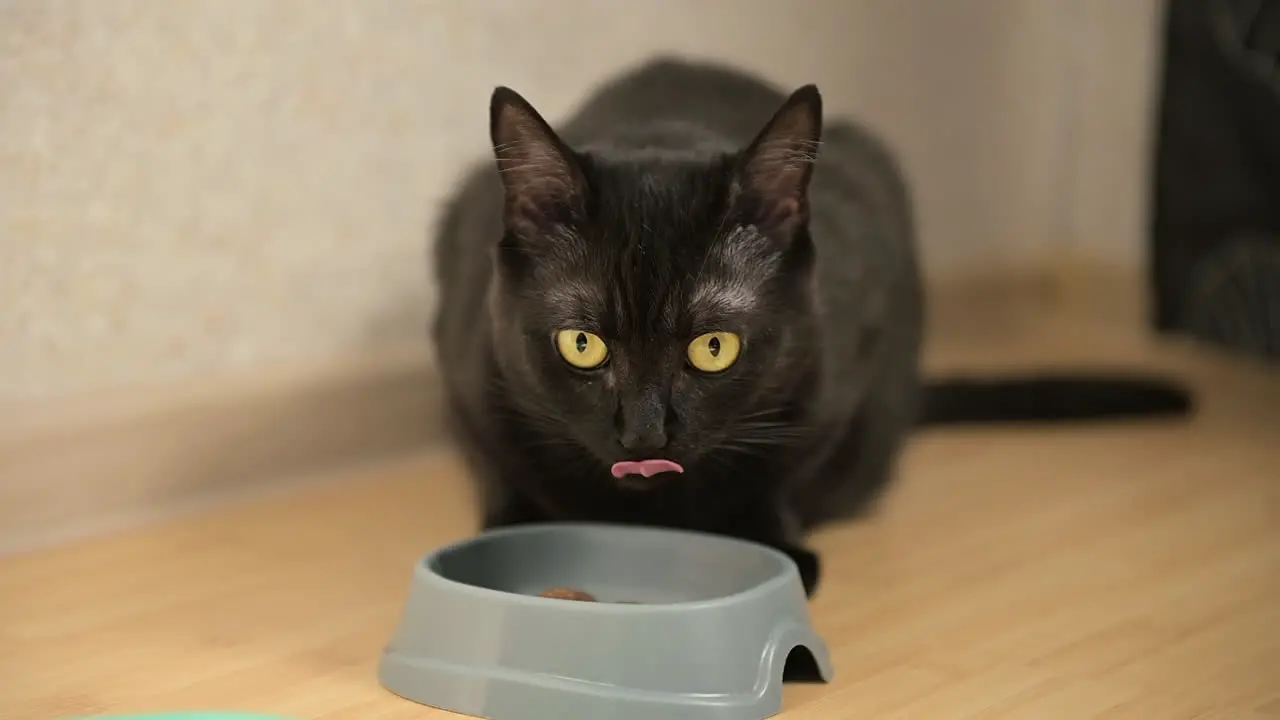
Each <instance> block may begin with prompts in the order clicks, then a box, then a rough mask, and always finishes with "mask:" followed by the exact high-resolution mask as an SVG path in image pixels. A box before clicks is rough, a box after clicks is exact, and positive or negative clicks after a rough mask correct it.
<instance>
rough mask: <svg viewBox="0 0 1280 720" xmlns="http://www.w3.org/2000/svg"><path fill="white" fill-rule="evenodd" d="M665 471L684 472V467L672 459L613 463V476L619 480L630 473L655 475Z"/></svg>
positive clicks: (647, 475)
mask: <svg viewBox="0 0 1280 720" xmlns="http://www.w3.org/2000/svg"><path fill="white" fill-rule="evenodd" d="M664 472H678V473H682V472H684V468H682V467H680V463H678V462H673V461H671V460H636V461H625V462H619V463H614V464H613V476H614V477H616V478H618V479H619V480H620V479H622V478H624V477H626V476H628V475H643V476H645V477H653V476H654V475H657V474H658V473H664Z"/></svg>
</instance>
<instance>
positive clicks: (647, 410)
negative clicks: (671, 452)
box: [618, 388, 667, 453]
mask: <svg viewBox="0 0 1280 720" xmlns="http://www.w3.org/2000/svg"><path fill="white" fill-rule="evenodd" d="M620 410H621V412H620V413H619V417H618V421H619V422H618V443H619V444H621V445H622V447H624V448H626V449H627V450H628V451H629V452H633V453H643V452H652V451H654V450H661V449H662V448H664V447H666V446H667V427H666V422H665V421H666V414H667V408H666V404H665V403H663V402H662V397H661V393H660V392H659V391H658V389H657V388H646V389H644V390H643V391H641V392H640V393H638V395H637V396H636V397H633V398H630V399H629V401H626V402H623V404H622V407H621V408H620Z"/></svg>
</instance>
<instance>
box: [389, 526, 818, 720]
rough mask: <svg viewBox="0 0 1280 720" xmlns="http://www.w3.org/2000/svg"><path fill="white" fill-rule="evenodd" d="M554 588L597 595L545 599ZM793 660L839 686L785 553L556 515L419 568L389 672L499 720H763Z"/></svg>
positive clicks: (402, 685) (398, 687)
mask: <svg viewBox="0 0 1280 720" xmlns="http://www.w3.org/2000/svg"><path fill="white" fill-rule="evenodd" d="M555 587H568V588H575V589H579V590H583V591H585V592H588V593H590V594H592V595H593V596H595V597H596V598H597V599H598V600H599V601H600V602H596V603H592V602H578V601H572V600H554V599H548V598H541V597H537V595H538V594H540V593H542V592H544V591H546V590H548V589H551V588H555ZM626 601H632V602H637V603H642V604H623V603H625V602H626ZM793 651H794V654H793ZM789 659H790V660H791V668H790V669H791V670H792V671H795V670H799V671H800V672H802V673H804V674H805V675H806V676H807V678H808V679H814V680H822V681H828V682H829V681H830V680H831V675H832V673H831V662H830V657H829V654H828V651H827V646H826V644H825V643H824V642H823V641H822V639H821V638H820V637H818V635H817V634H816V633H815V632H814V631H813V628H812V627H811V625H810V622H809V614H808V603H807V602H806V599H805V595H804V589H803V586H802V585H801V582H800V574H799V572H798V570H797V569H796V566H795V564H794V563H793V562H792V561H791V559H790V558H788V557H787V556H786V555H784V554H782V553H780V552H778V551H776V550H774V549H772V548H769V547H765V546H763V545H758V544H755V543H749V542H743V541H739V540H733V539H730V538H726V537H720V536H715V535H705V534H701V533H692V532H683V531H674V530H662V529H654V528H642V527H629V526H609V525H586V524H559V523H556V524H544V525H525V526H517V527H512V528H505V529H501V530H495V531H491V532H487V533H484V534H481V535H479V536H477V537H475V538H473V539H470V540H467V541H464V542H461V543H458V544H456V545H451V546H449V547H446V548H443V549H441V550H439V551H437V552H435V553H432V554H431V555H429V556H427V557H426V558H425V559H424V560H423V561H422V562H421V563H419V564H418V566H417V567H416V569H415V572H414V575H413V587H412V589H411V590H410V593H409V599H408V603H407V605H406V607H405V611H404V617H403V619H402V621H401V624H400V627H399V629H398V631H397V633H396V635H395V638H394V639H393V640H392V642H391V644H390V645H389V646H388V647H387V649H386V652H385V653H384V655H383V658H382V663H381V667H380V668H379V680H380V682H381V683H382V685H383V686H384V687H385V688H387V689H388V690H390V691H391V692H393V693H395V694H397V695H400V696H402V697H405V698H407V699H409V700H413V701H414V702H418V703H421V704H423V705H429V706H431V707H436V708H440V709H442V710H450V711H453V712H457V713H463V714H466V715H473V716H477V717H483V718H489V719H490V720H565V719H573V720H576V719H577V718H610V719H611V720H653V719H654V718H662V719H663V720H763V719H764V718H768V717H771V716H773V715H776V714H777V713H779V712H780V711H781V710H782V680H783V671H784V669H786V668H787V665H788V660H789Z"/></svg>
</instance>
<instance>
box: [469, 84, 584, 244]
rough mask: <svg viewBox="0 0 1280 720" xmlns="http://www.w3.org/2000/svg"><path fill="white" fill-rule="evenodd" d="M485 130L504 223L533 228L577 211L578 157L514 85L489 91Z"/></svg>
mask: <svg viewBox="0 0 1280 720" xmlns="http://www.w3.org/2000/svg"><path fill="white" fill-rule="evenodd" d="M489 135H490V138H491V139H492V141H493V154H494V159H495V160H496V161H497V164H498V174H499V176H500V177H501V178H502V186H503V188H504V190H505V192H506V221H507V225H508V227H510V228H511V229H513V230H515V231H517V232H521V231H525V232H537V231H539V230H546V229H548V228H550V227H553V226H555V225H559V224H567V223H568V222H570V221H571V220H572V219H573V217H574V216H575V215H576V214H577V213H579V212H580V211H581V208H582V202H583V193H584V181H583V175H582V171H581V169H580V168H579V165H578V161H577V158H576V157H575V155H574V153H573V151H572V150H571V149H569V147H568V146H566V145H565V144H564V143H563V142H561V140H560V138H559V137H558V136H557V135H556V133H555V131H554V130H552V129H551V126H550V125H549V124H547V121H546V120H543V119H542V116H541V115H539V114H538V111H537V110H535V109H534V108H533V106H532V105H530V104H529V102H528V101H527V100H525V99H524V98H523V97H521V96H520V94H519V93H517V92H516V91H514V90H512V89H510V88H507V87H499V88H497V89H495V90H494V91H493V95H492V97H491V98H490V100H489Z"/></svg>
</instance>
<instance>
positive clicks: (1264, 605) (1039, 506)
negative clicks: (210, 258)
mask: <svg viewBox="0 0 1280 720" xmlns="http://www.w3.org/2000/svg"><path fill="white" fill-rule="evenodd" d="M962 310H964V308H950V309H947V308H944V309H943V314H944V316H945V315H948V314H949V315H953V316H956V317H961V318H963V317H964V316H963V315H962V313H961V311H962ZM1132 320H1133V317H1132V314H1128V315H1126V314H1124V313H1118V312H1115V311H1113V310H1111V309H1108V308H1106V307H1101V306H1099V307H1092V308H1084V309H1080V308H1077V309H1075V310H1072V311H1071V312H1066V311H1063V312H1062V313H1060V314H1059V315H1058V316H1056V317H1054V318H1052V319H1049V320H1046V319H1045V318H1043V317H1035V316H1027V315H1026V314H1022V315H1021V316H1019V315H1018V314H1017V313H1008V314H1007V317H1005V316H1002V315H1001V314H1000V313H996V314H994V315H986V316H984V320H983V321H982V322H980V323H979V322H976V321H972V320H970V321H965V320H963V319H961V320H959V321H956V322H952V323H949V324H948V323H944V325H945V327H946V331H945V332H942V333H941V335H939V336H938V337H939V339H938V341H937V342H936V343H935V345H934V347H933V351H932V353H931V356H930V357H931V365H932V366H933V367H935V368H943V367H983V368H995V367H1001V366H1018V365H1041V364H1054V365H1072V364H1077V363H1081V362H1086V361H1092V362H1099V361H1115V362H1120V363H1137V364H1141V365H1144V366H1151V367H1161V368H1169V369H1173V370H1176V371H1178V372H1182V373H1184V374H1185V375H1186V376H1187V377H1189V378H1190V379H1192V380H1193V381H1194V382H1195V384H1196V385H1197V386H1198V387H1199V388H1200V390H1201V392H1202V393H1203V399H1202V402H1203V411H1202V414H1201V415H1200V417H1198V418H1197V419H1196V420H1195V421H1194V422H1191V423H1189V424H1156V425H1147V426H1139V425H1134V426H1126V427H1117V426H1111V427H1088V428H1076V429H1060V430H1045V429H1037V430H1030V429H1028V430H1017V431H1015V430H989V431H985V430H984V431H972V430H969V431H964V432H960V431H947V432H945V433H943V432H938V433H934V434H930V435H923V436H921V437H919V438H918V439H917V440H916V441H915V442H914V444H913V445H912V446H911V448H910V449H909V451H908V453H907V455H906V457H905V459H904V462H903V465H902V468H901V479H900V482H899V483H898V485H897V486H896V489H895V491H894V492H893V493H892V495H891V496H890V497H889V498H888V499H887V502H886V503H885V505H884V507H883V509H882V512H881V513H880V515H879V516H878V517H877V518H876V519H874V520H871V521H868V522H864V523H860V524H850V525H847V526H845V527H839V528H835V529H832V530H829V531H826V532H823V533H822V534H820V535H819V536H818V537H817V538H816V539H815V545H816V546H817V547H818V548H819V549H820V550H821V551H822V553H823V554H824V556H825V559H826V573H827V574H826V581H825V585H824V587H823V590H822V591H821V594H820V595H819V597H818V598H817V599H816V600H815V601H814V603H813V613H814V618H815V622H816V624H817V627H818V629H819V630H820V632H822V633H823V634H824V635H825V636H826V638H827V639H828V641H829V642H830V644H831V645H832V650H833V659H834V662H835V667H836V672H837V675H838V678H837V680H836V682H835V683H834V684H833V685H830V686H794V687H788V691H787V695H786V710H785V711H784V717H787V718H791V719H793V720H801V719H803V718H903V719H906V718H912V719H917V718H921V719H932V718H939V719H944V720H951V719H960V718H1028V719H1034V720H1050V719H1054V718H1062V719H1063V720H1080V719H1081V718H1095V717H1097V718H1114V719H1119V718H1132V719H1133V720H1177V719H1179V718H1187V719H1189V718H1200V719H1209V718H1217V719H1221V720H1248V719H1249V718H1280V444H1278V443H1277V440H1280V378H1277V373H1276V372H1275V371H1274V370H1273V371H1270V372H1268V371H1265V370H1262V369H1259V368H1255V367H1250V366H1248V364H1246V363H1239V362H1227V361H1225V360H1221V359H1215V358H1212V357H1209V356H1208V355H1206V354H1203V353H1198V352H1194V351H1190V350H1187V349H1185V348H1177V347H1175V348H1165V347H1159V346H1155V345H1153V344H1152V343H1150V342H1149V341H1146V340H1144V339H1142V338H1140V337H1139V336H1138V334H1137V333H1135V332H1133V331H1132V330H1128V329H1126V328H1127V327H1128V326H1127V325H1125V321H1132ZM466 488H467V486H466V484H465V482H464V476H463V472H462V470H461V469H460V466H459V465H458V463H457V461H456V459H455V458H454V457H453V456H452V455H450V454H448V453H442V454H439V455H435V456H428V457H423V458H418V459H414V460H412V461H407V462H405V463H403V464H399V465H397V466H390V467H386V468H382V469H377V470H369V471H367V472H362V473H357V474H356V475H355V476H354V477H352V478H351V479H349V480H348V481H346V482H340V483H336V484H328V485H325V486H323V487H316V488H312V489H308V490H305V491H299V492H297V493H296V494H294V495H291V496H287V497H280V498H278V499H275V500H272V501H260V502H258V503H256V504H253V505H251V506H243V507H238V508H228V509H222V510H219V511H215V512H209V513H207V514H204V515H201V516H198V517H194V518H188V519H186V520H183V521H180V522H173V523H171V524H169V525H166V526H163V527H155V528H152V529H147V530H141V531H137V532H134V533H132V534H128V535H121V536H116V537H112V538H109V539H105V540H101V539H100V540H96V541H88V542H83V543H80V544H77V545H74V546H70V547H65V548H60V549H55V550H49V551H43V552H41V553H39V554H35V555H29V556H25V557H18V558H10V559H7V560H3V561H0V718H5V719H12V718H22V719H26V718H31V719H33V720H50V719H53V718H66V717H74V716H77V715H91V714H107V713H123V712H140V711H160V710H179V709H204V708H220V709H239V710H252V711H257V712H264V713H274V714H279V715H283V716H289V717H295V718H317V719H318V718H335V719H336V718H345V719H350V720H374V719H376V718H387V719H394V718H405V719H410V718H414V719H421V718H435V717H446V716H447V715H446V714H445V713H439V712H436V711H431V710H427V709H425V708H422V707H420V706H417V705H414V704H412V703H409V702H407V701H405V700H401V699H398V698H396V697H394V696H392V695H391V694H389V693H388V692H386V691H384V690H382V689H381V688H380V687H379V686H378V684H377V682H376V679H375V666H376V661H377V658H378V653H379V651H380V649H381V646H382V644H383V643H384V642H385V641H386V640H387V639H388V637H389V635H390V634H391V632H392V630H393V628H394V626H395V623H396V621H397V618H398V613H399V611H400V608H401V602H402V600H403V598H404V592H405V589H406V587H407V581H408V579H409V569H410V566H411V564H412V563H413V561H414V560H415V558H416V557H417V556H419V555H421V554H422V553H424V552H426V551H427V550H429V549H430V548H432V547H433V546H436V545H439V544H441V543H444V542H447V541H450V540H453V539H456V538H460V537H462V536H464V535H466V534H467V533H469V532H471V530H472V528H473V525H472V521H471V515H470V507H471V506H470V499H469V497H468V491H467V489H466ZM619 651H620V652H623V651H625V650H624V649H619ZM574 720H576V719H574Z"/></svg>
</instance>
